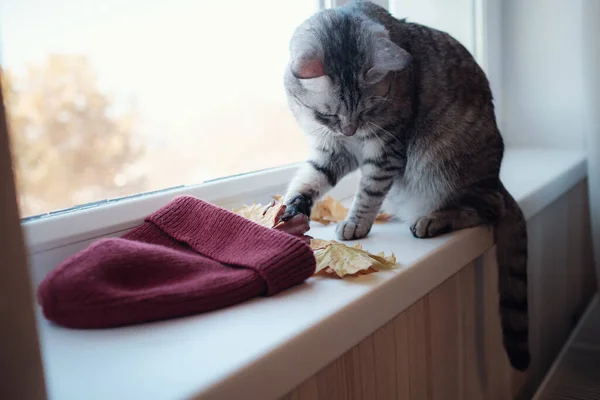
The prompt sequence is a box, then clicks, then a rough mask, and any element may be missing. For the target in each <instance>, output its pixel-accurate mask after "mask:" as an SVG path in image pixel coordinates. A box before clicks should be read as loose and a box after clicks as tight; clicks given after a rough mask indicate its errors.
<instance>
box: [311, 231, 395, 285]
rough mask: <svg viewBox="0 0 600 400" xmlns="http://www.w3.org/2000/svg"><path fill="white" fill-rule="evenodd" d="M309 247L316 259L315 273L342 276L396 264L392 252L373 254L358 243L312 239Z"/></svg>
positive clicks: (364, 272) (367, 272)
mask: <svg viewBox="0 0 600 400" xmlns="http://www.w3.org/2000/svg"><path fill="white" fill-rule="evenodd" d="M311 247H312V249H313V250H314V252H315V258H316V260H317V269H316V271H315V274H317V273H327V274H332V275H337V276H338V277H340V278H343V277H345V276H356V275H363V274H369V273H372V272H377V271H378V270H380V269H386V268H392V267H393V266H394V265H395V264H396V256H395V255H394V253H392V255H391V256H388V257H386V256H385V254H384V253H383V252H381V253H379V254H377V255H373V254H370V253H369V252H368V251H365V250H363V249H362V246H361V245H360V244H356V245H354V246H352V247H349V246H346V245H345V244H342V243H338V242H336V241H334V240H332V241H326V240H320V239H313V240H312V241H311Z"/></svg>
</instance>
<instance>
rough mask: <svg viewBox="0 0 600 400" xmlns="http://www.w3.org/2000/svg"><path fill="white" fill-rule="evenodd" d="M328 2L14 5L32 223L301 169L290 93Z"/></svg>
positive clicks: (0, 31) (18, 170)
mask: <svg viewBox="0 0 600 400" xmlns="http://www.w3.org/2000/svg"><path fill="white" fill-rule="evenodd" d="M318 7H319V1H318V0H286V2H281V1H280V0H258V1H255V2H248V1H245V0H231V1H228V2H223V1H221V0H207V1H201V2H198V1H194V0H173V1H170V2H167V1H164V0H128V1H127V2H122V1H120V0H105V1H104V2H96V1H92V0H55V1H53V2H52V4H49V3H48V2H45V1H44V0H5V1H3V2H2V3H1V4H0V67H1V72H2V75H1V78H2V89H3V94H4V103H5V107H6V109H7V114H8V118H9V121H8V122H9V134H10V139H11V146H12V151H13V155H14V162H15V165H14V169H15V175H16V177H17V185H18V191H19V203H20V208H21V214H22V216H23V217H27V216H32V215H37V214H43V213H47V212H51V211H56V210H61V209H65V208H69V207H73V206H77V205H82V204H86V203H89V202H96V201H101V200H105V199H114V198H119V197H123V196H128V195H133V194H138V193H143V192H147V191H153V190H160V189H165V188H169V187H174V186H180V185H190V184H198V183H202V182H203V181H206V180H210V179H216V178H223V177H227V176H231V175H235V174H240V173H245V172H251V171H256V170H261V169H265V168H272V167H277V166H281V165H286V164H290V163H295V162H299V161H302V160H303V159H304V158H305V157H306V154H307V146H306V144H305V140H304V137H303V135H302V133H301V132H300V129H299V127H298V126H297V124H296V122H295V120H294V118H293V116H292V115H291V113H290V111H289V109H288V106H287V102H286V98H285V93H284V88H283V72H284V68H285V67H286V65H287V62H288V51H289V50H288V41H289V38H290V36H291V35H292V33H293V31H294V29H295V28H296V26H297V25H298V24H299V23H300V22H301V21H302V20H304V19H305V18H307V17H308V16H309V15H310V14H312V13H313V12H315V11H317V9H318Z"/></svg>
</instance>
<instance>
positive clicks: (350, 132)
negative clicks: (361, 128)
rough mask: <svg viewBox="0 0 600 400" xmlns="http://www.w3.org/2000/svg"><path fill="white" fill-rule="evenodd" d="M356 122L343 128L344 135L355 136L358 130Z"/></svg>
mask: <svg viewBox="0 0 600 400" xmlns="http://www.w3.org/2000/svg"><path fill="white" fill-rule="evenodd" d="M357 128H358V127H357V126H356V124H351V125H346V126H344V127H343V128H342V133H343V134H344V136H354V134H355V133H356V130H357Z"/></svg>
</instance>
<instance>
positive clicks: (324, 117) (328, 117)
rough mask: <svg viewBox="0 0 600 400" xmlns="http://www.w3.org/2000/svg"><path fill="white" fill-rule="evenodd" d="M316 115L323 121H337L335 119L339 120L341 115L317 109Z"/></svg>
mask: <svg viewBox="0 0 600 400" xmlns="http://www.w3.org/2000/svg"><path fill="white" fill-rule="evenodd" d="M315 116H316V117H317V118H318V119H321V120H323V121H328V122H335V121H339V119H340V117H339V116H337V115H335V114H324V113H322V112H320V111H316V110H315Z"/></svg>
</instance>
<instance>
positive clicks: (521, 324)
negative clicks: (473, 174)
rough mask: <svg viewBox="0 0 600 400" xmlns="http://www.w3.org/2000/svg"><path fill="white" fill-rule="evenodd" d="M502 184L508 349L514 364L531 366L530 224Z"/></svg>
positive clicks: (501, 261) (501, 273)
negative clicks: (529, 299)
mask: <svg viewBox="0 0 600 400" xmlns="http://www.w3.org/2000/svg"><path fill="white" fill-rule="evenodd" d="M500 185H501V188H500V189H501V192H502V195H503V197H504V210H505V212H504V215H503V216H502V218H501V219H500V220H499V221H498V223H497V225H496V227H495V230H494V231H495V237H496V251H497V259H498V292H499V295H500V318H501V324H502V335H503V340H504V348H505V349H506V353H507V354H508V359H509V360H510V363H511V364H512V366H513V367H514V368H516V369H518V370H520V371H524V370H526V369H527V368H528V367H529V362H530V358H531V357H530V354H529V319H528V302H527V226H526V223H525V217H524V216H523V212H522V211H521V208H520V207H519V204H518V203H517V202H516V201H515V199H514V198H513V197H512V196H511V195H510V193H508V191H507V190H506V188H505V187H504V186H503V185H502V184H500Z"/></svg>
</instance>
